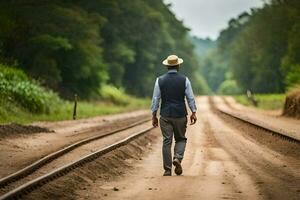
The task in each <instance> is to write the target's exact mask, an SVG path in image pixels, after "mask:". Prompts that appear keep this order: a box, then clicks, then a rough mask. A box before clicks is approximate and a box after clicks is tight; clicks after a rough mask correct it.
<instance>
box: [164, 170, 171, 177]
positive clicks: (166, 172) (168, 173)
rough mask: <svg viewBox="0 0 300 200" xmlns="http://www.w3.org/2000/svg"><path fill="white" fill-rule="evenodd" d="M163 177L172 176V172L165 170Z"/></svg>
mask: <svg viewBox="0 0 300 200" xmlns="http://www.w3.org/2000/svg"><path fill="white" fill-rule="evenodd" d="M163 176H172V172H171V171H168V170H166V171H165V173H164V175H163Z"/></svg>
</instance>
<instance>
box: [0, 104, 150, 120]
mask: <svg viewBox="0 0 300 200" xmlns="http://www.w3.org/2000/svg"><path fill="white" fill-rule="evenodd" d="M149 106H150V100H149V99H135V98H132V99H131V102H130V103H129V104H128V105H126V106H124V105H115V104H113V103H107V102H84V101H80V102H78V104H77V119H80V118H86V117H93V116H100V115H107V114H114V113H122V112H128V111H132V110H137V109H144V108H148V107H149ZM73 107H74V103H72V102H69V101H64V102H61V105H59V106H55V108H52V109H51V112H50V113H48V114H45V113H44V114H37V113H32V112H29V111H28V110H26V109H24V108H22V107H21V106H18V105H16V104H14V103H12V102H7V101H5V102H4V101H3V100H0V124H5V123H11V122H15V123H21V124H26V123H30V122H34V121H59V120H70V119H72V115H73Z"/></svg>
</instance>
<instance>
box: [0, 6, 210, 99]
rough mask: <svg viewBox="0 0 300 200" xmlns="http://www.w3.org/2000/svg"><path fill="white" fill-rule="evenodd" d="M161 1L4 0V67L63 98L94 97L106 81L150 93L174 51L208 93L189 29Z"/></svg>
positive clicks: (0, 18)
mask: <svg viewBox="0 0 300 200" xmlns="http://www.w3.org/2000/svg"><path fill="white" fill-rule="evenodd" d="M169 6H170V5H165V4H164V3H163V1H162V0H130V1H129V0H122V1H121V0H85V1H80V0H72V1H71V0H44V1H36V0H14V1H1V2H0V27H1V29H0V63H2V64H3V65H5V66H11V67H15V68H19V69H21V70H23V71H24V72H25V73H26V74H27V75H28V76H30V77H31V78H33V79H35V80H38V82H40V84H42V85H43V86H46V87H48V88H51V89H53V90H55V91H57V92H59V93H60V94H61V95H62V96H64V97H71V96H73V94H74V93H77V94H79V95H80V96H81V98H95V97H97V96H98V94H99V90H101V87H102V86H103V85H106V84H110V85H113V86H115V87H117V88H124V89H125V90H126V92H128V93H130V94H133V95H135V96H150V95H151V93H152V89H153V84H154V80H155V77H156V76H157V75H158V74H160V73H163V72H164V70H165V69H164V68H163V67H162V65H161V61H162V60H163V59H164V58H165V57H166V56H167V55H169V54H172V53H174V54H178V55H179V56H180V57H182V58H183V59H184V65H183V67H182V68H181V69H182V71H183V73H185V74H186V75H188V76H189V77H190V79H191V81H192V82H193V83H194V85H195V86H194V87H195V88H194V90H195V91H196V92H197V93H201V92H202V91H203V87H202V86H203V85H205V80H204V79H203V77H201V75H200V73H194V72H196V71H199V70H198V68H199V65H198V64H199V63H198V60H197V56H196V55H195V53H194V46H193V44H192V42H191V41H190V38H189V36H188V31H189V30H188V29H187V28H186V27H184V25H183V23H182V22H181V21H179V20H178V19H176V17H175V15H174V14H173V13H172V12H171V11H170V9H169Z"/></svg>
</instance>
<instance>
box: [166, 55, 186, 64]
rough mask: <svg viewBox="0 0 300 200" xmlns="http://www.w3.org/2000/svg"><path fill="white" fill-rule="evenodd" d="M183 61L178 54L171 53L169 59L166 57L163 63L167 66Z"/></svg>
mask: <svg viewBox="0 0 300 200" xmlns="http://www.w3.org/2000/svg"><path fill="white" fill-rule="evenodd" d="M181 63H183V60H182V59H181V58H178V56H176V55H169V56H168V58H167V59H165V60H164V61H163V62H162V64H164V65H166V66H175V65H179V64H181Z"/></svg>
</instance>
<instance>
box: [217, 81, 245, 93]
mask: <svg viewBox="0 0 300 200" xmlns="http://www.w3.org/2000/svg"><path fill="white" fill-rule="evenodd" d="M218 93H219V94H224V95H236V94H241V89H240V88H239V87H238V85H237V83H236V81H235V80H225V81H224V82H223V83H222V84H221V85H220V87H219V89H218Z"/></svg>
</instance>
